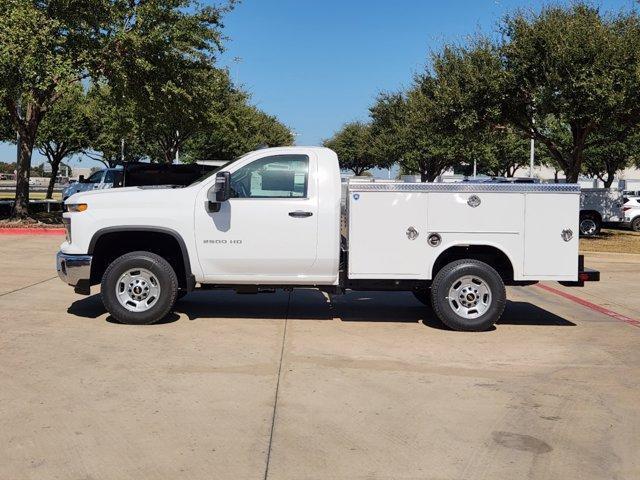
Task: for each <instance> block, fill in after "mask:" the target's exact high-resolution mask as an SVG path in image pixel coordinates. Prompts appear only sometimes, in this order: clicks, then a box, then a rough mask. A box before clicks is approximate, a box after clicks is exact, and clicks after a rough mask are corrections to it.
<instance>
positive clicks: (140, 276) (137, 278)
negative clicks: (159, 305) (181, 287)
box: [116, 268, 160, 312]
mask: <svg viewBox="0 0 640 480" xmlns="http://www.w3.org/2000/svg"><path fill="white" fill-rule="evenodd" d="M159 297H160V282H158V278H157V277H156V276H155V275H154V274H153V273H151V272H150V271H149V270H147V269H145V268H134V269H129V270H127V271H126V272H124V273H123V274H122V275H120V278H119V279H118V282H117V283H116V298H117V299H118V302H120V305H122V306H123V307H124V308H126V309H127V310H129V311H130V312H145V311H147V310H149V309H150V308H151V307H153V306H154V305H155V304H156V302H157V301H158V298H159Z"/></svg>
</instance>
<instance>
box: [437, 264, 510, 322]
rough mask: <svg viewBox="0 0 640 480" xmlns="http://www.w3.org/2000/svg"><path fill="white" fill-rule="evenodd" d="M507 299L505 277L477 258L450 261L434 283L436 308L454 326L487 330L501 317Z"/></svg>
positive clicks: (439, 316)
mask: <svg viewBox="0 0 640 480" xmlns="http://www.w3.org/2000/svg"><path fill="white" fill-rule="evenodd" d="M506 299H507V294H506V291H505V288H504V282H503V281H502V277H500V275H499V274H498V272H496V271H495V270H494V269H493V268H492V267H490V266H489V265H487V264H486V263H484V262H480V261H478V260H472V259H463V260H456V261H454V262H451V263H449V264H448V265H446V266H444V267H443V268H442V269H441V270H440V271H439V272H438V273H437V275H436V277H435V278H434V279H433V283H432V285H431V302H432V304H433V311H434V312H435V314H436V315H437V316H438V318H439V319H440V320H441V321H442V323H444V324H445V325H447V326H448V327H449V328H452V329H453V330H463V331H482V330H488V329H489V328H491V326H492V325H493V324H494V323H496V322H497V321H498V320H499V319H500V316H501V315H502V312H503V311H504V307H505V304H506Z"/></svg>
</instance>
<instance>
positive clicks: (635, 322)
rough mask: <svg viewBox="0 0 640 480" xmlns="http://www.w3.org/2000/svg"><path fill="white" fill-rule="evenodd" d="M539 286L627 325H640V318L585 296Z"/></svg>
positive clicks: (539, 284)
mask: <svg viewBox="0 0 640 480" xmlns="http://www.w3.org/2000/svg"><path fill="white" fill-rule="evenodd" d="M537 286H538V287H540V288H541V289H543V290H546V291H547V292H551V293H555V294H556V295H559V296H561V297H563V298H566V299H567V300H571V301H572V302H574V303H578V304H580V305H582V306H583V307H587V308H588V309H590V310H593V311H595V312H598V313H602V314H603V315H607V316H609V317H612V318H615V319H616V320H618V321H620V322H624V323H626V324H627V325H632V326H634V327H640V320H635V319H633V318H630V317H627V316H626V315H622V314H621V313H617V312H614V311H613V310H609V309H608V308H604V307H602V306H600V305H597V304H595V303H591V302H589V301H587V300H585V299H583V298H580V297H576V296H575V295H571V294H570V293H567V292H563V291H562V290H558V289H557V288H553V287H550V286H548V285H543V284H541V283H538V284H537Z"/></svg>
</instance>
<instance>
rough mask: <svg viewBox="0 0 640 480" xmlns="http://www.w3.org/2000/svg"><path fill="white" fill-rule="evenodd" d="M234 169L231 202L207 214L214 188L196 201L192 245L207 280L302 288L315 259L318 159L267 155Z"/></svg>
mask: <svg viewBox="0 0 640 480" xmlns="http://www.w3.org/2000/svg"><path fill="white" fill-rule="evenodd" d="M232 168H233V166H231V167H230V170H229V171H230V172H231V198H230V200H229V201H227V202H224V203H222V204H221V208H220V211H219V212H210V211H208V209H207V205H208V203H207V191H208V189H209V187H210V186H211V185H212V184H211V185H209V186H208V187H206V188H203V189H201V191H200V192H199V193H198V199H197V201H196V206H195V208H196V211H195V232H196V242H197V245H198V256H199V260H200V265H201V267H202V270H203V274H204V276H205V278H206V280H207V281H211V282H219V283H223V282H239V283H242V282H243V281H245V280H246V283H278V282H285V281H286V282H292V281H293V280H294V279H298V280H299V281H298V283H303V281H304V276H305V275H307V274H308V273H309V271H310V269H311V267H312V266H313V264H314V262H315V260H316V256H317V242H318V221H317V219H318V204H317V202H318V193H317V184H316V183H317V182H316V174H315V172H316V169H317V164H316V159H315V158H311V157H310V156H308V155H299V154H287V155H271V156H267V157H261V158H257V159H254V160H252V161H249V162H248V163H245V164H244V165H242V166H240V167H238V168H236V169H235V170H232ZM294 283H295V282H294Z"/></svg>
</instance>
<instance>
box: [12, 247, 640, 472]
mask: <svg viewBox="0 0 640 480" xmlns="http://www.w3.org/2000/svg"><path fill="white" fill-rule="evenodd" d="M60 241H61V238H60V237H25V236H20V237H19V236H0V259H1V260H0V262H1V267H0V268H1V274H0V446H1V447H2V448H0V479H3V480H4V479H38V480H40V479H57V478H59V479H109V480H113V479H136V480H139V479H172V480H173V479H176V478H188V479H264V478H269V479H323V480H324V479H345V480H346V479H349V480H352V479H487V480H496V479H509V480H511V479H519V478H531V479H557V478H566V479H573V478H580V479H598V480H600V479H605V478H616V479H637V478H640V456H638V452H639V451H640V415H639V414H638V412H639V411H640V410H639V409H640V407H639V405H640V349H639V348H638V342H639V340H640V328H638V327H637V326H633V325H630V324H628V323H625V322H624V321H621V320H620V319H616V318H613V317H611V316H609V315H604V314H602V313H598V312H596V311H594V310H592V309H590V308H586V307H584V306H581V305H579V304H577V303H575V302H572V301H569V300H567V299H566V298H563V297H561V296H559V295H556V294H553V293H551V292H548V291H546V290H543V289H542V288H540V287H527V288H510V289H509V292H508V296H509V303H508V305H507V309H506V312H505V315H504V317H503V319H502V321H501V322H500V324H499V325H497V327H496V329H495V330H493V331H490V332H485V333H459V332H452V331H449V330H446V329H445V328H444V327H443V326H442V325H441V324H440V323H439V322H438V321H437V320H435V319H434V316H433V314H432V313H431V312H430V311H429V310H428V309H427V308H425V307H423V306H422V305H421V304H419V303H418V302H417V301H415V300H414V299H413V297H412V296H411V295H410V294H405V293H353V294H349V295H346V296H342V297H334V298H333V299H332V301H331V302H329V301H328V300H327V299H326V298H325V297H324V296H323V295H322V294H320V293H318V292H315V291H311V290H309V291H306V290H303V291H295V292H294V293H291V294H289V293H285V292H280V293H276V294H259V295H236V294H233V293H228V292H195V293H193V294H191V295H189V296H187V297H186V298H185V299H183V300H182V301H181V302H180V303H179V304H178V307H177V313H176V314H175V315H174V316H173V317H171V318H170V319H169V321H168V322H166V323H163V324H160V325H152V326H145V327H135V326H124V325H119V324H115V323H112V322H111V321H110V319H109V317H108V316H107V314H106V313H105V311H104V309H103V307H102V305H101V302H100V298H99V296H98V295H97V294H94V295H92V296H90V297H82V296H77V295H75V294H74V293H73V290H72V289H71V288H69V287H67V286H65V285H63V284H62V282H60V281H59V280H58V279H57V277H55V271H54V261H53V254H54V253H55V251H56V249H57V244H59V243H60ZM587 264H590V265H595V266H596V267H598V268H600V269H601V270H602V271H603V281H602V282H601V283H600V284H597V285H591V286H589V287H587V288H585V289H581V290H580V289H568V290H566V291H567V292H570V293H571V294H573V295H578V296H580V298H584V299H585V300H588V301H590V302H593V303H596V304H598V305H604V304H606V305H607V308H610V309H612V310H615V311H617V312H619V313H622V314H624V315H626V316H628V317H630V318H635V319H640V296H638V295H635V294H633V295H632V294H630V293H629V292H630V291H633V292H635V291H636V290H637V280H638V275H637V271H638V266H639V265H640V256H638V255H636V256H621V255H591V254H590V255H589V256H588V257H587ZM554 288H558V287H557V285H556V286H554ZM95 293H97V290H96V291H95Z"/></svg>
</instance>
